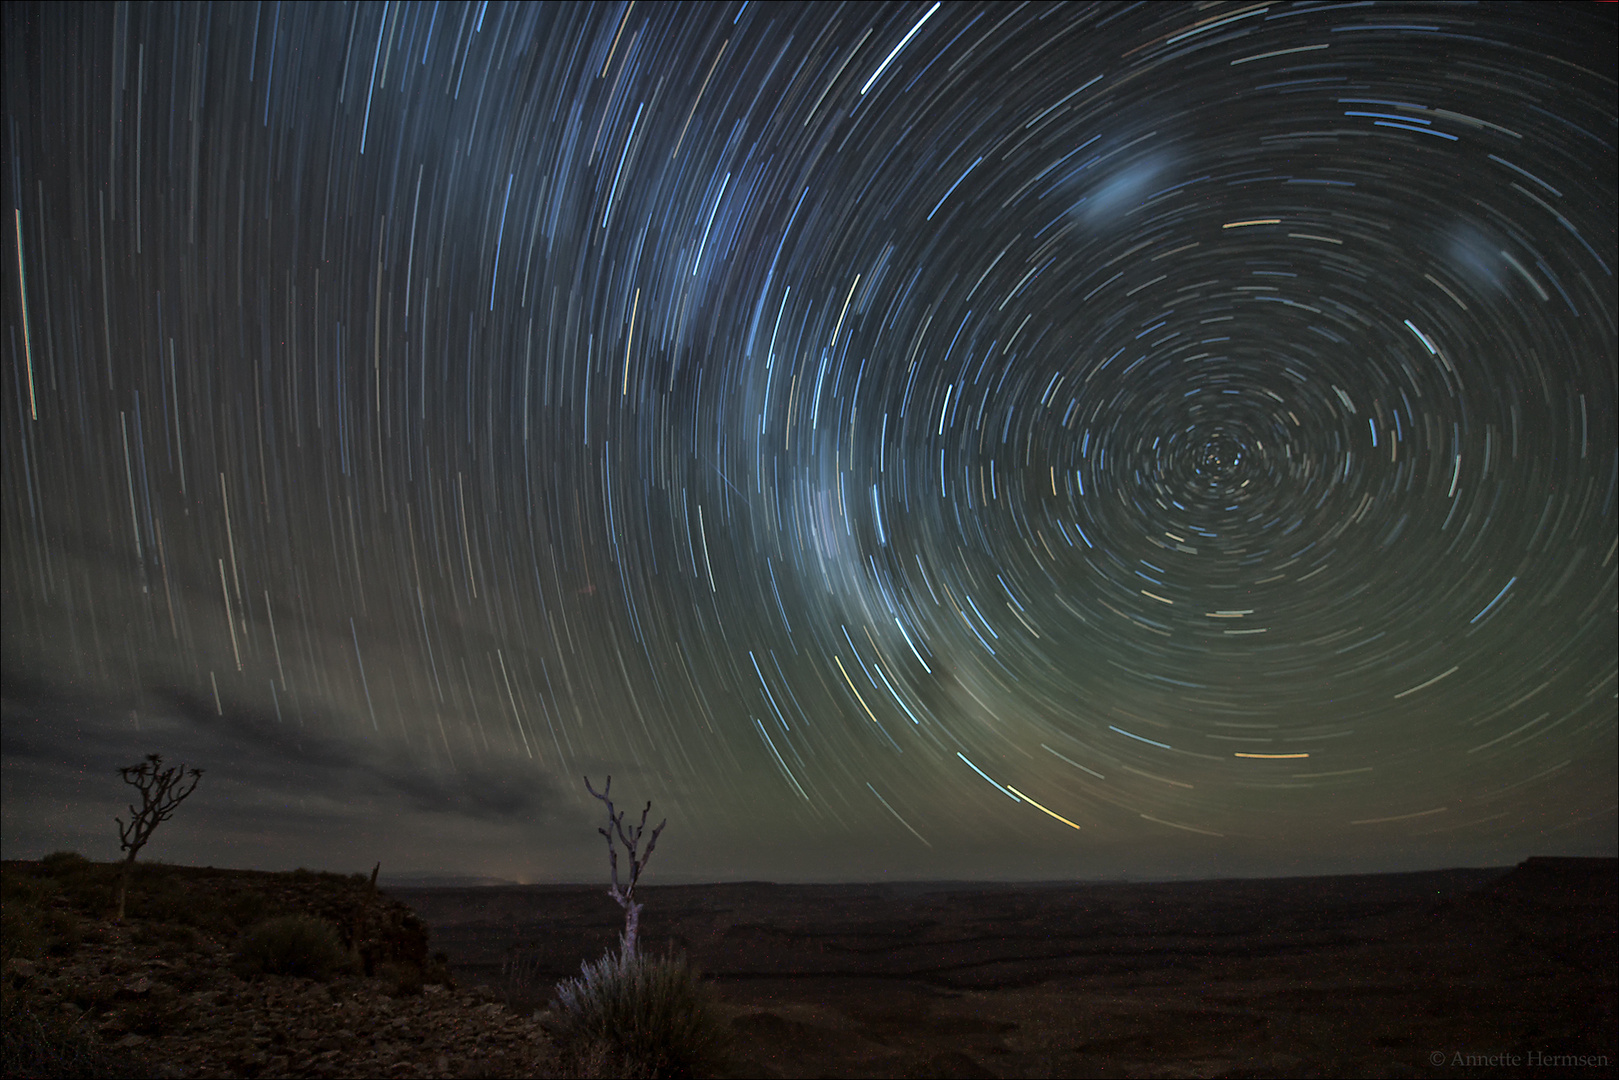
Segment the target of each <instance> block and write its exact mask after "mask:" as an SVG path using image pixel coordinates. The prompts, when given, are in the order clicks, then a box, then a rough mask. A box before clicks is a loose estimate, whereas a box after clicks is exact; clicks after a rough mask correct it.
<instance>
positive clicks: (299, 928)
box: [235, 915, 349, 980]
mask: <svg viewBox="0 0 1619 1080" xmlns="http://www.w3.org/2000/svg"><path fill="white" fill-rule="evenodd" d="M348 962H349V961H348V956H347V955H346V954H345V953H344V952H343V946H342V945H341V944H339V943H338V939H337V931H336V930H334V929H333V928H332V925H331V924H330V923H328V922H326V921H325V920H323V919H317V918H314V917H313V916H310V915H283V916H281V917H280V918H275V919H270V920H268V921H266V922H262V923H260V924H259V925H258V926H256V927H254V928H253V929H252V930H250V931H249V932H248V933H246V934H245V935H243V937H242V943H241V945H240V947H239V948H238V949H237V954H236V965H235V966H236V969H237V973H238V974H240V975H242V976H243V977H244V978H251V977H252V976H254V975H298V976H302V977H304V978H307V979H322V980H325V979H329V978H331V977H332V975H334V974H336V973H337V972H339V971H341V970H343V969H345V968H346V967H347V966H348Z"/></svg>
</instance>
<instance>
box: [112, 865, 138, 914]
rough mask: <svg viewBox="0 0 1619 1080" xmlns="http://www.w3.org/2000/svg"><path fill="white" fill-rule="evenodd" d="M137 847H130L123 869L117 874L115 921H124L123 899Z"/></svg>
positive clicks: (125, 897)
mask: <svg viewBox="0 0 1619 1080" xmlns="http://www.w3.org/2000/svg"><path fill="white" fill-rule="evenodd" d="M139 850H140V849H139V848H131V849H130V850H129V857H128V858H127V859H125V860H124V869H123V872H122V873H121V874H119V875H118V916H117V919H116V920H115V921H117V922H123V921H124V901H125V900H126V899H128V897H129V877H130V875H131V874H132V873H133V872H134V870H135V853H136V852H137V851H139Z"/></svg>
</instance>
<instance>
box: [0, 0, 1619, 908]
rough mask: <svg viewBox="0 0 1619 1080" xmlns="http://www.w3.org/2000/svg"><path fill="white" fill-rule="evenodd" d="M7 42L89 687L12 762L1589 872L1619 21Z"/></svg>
mask: <svg viewBox="0 0 1619 1080" xmlns="http://www.w3.org/2000/svg"><path fill="white" fill-rule="evenodd" d="M5 50H6V54H5V55H6V60H5V71H6V74H5V79H6V86H7V92H6V105H5V110H6V120H7V129H6V131H5V133H4V137H5V148H6V155H7V172H6V177H5V184H6V191H7V194H8V196H9V198H10V201H11V209H12V211H13V213H12V215H11V218H12V220H11V221H10V222H8V223H7V224H8V226H9V227H8V230H7V231H8V233H9V236H8V241H7V243H8V258H9V262H10V266H11V269H10V270H9V272H8V273H9V281H8V285H7V291H6V296H5V301H4V302H5V318H6V321H7V326H8V329H7V334H8V336H7V339H6V341H5V343H4V348H5V356H6V366H7V381H6V386H5V391H4V392H5V395H6V399H7V400H6V413H7V416H6V421H5V430H6V435H5V439H6V456H5V470H6V482H5V495H4V528H5V550H6V557H5V561H4V583H5V649H6V668H7V678H8V697H9V698H11V699H13V700H14V701H18V702H23V701H25V699H26V701H35V700H43V699H45V698H49V697H51V696H52V695H53V694H54V695H56V696H58V697H61V698H70V699H72V700H73V701H75V702H78V703H79V704H78V706H76V707H78V708H79V709H80V711H81V712H83V711H85V710H89V711H90V712H95V713H97V715H102V716H104V717H107V718H108V719H107V720H106V721H105V723H103V724H101V726H99V727H97V726H95V725H94V724H91V726H90V727H88V728H83V729H82V730H81V728H80V727H75V726H73V725H74V724H79V725H82V724H86V723H89V722H88V721H84V720H82V719H75V720H74V721H73V723H72V724H69V723H67V722H66V721H62V720H60V719H57V720H52V719H50V717H48V716H45V714H44V713H38V715H35V714H33V713H29V712H28V708H26V707H24V706H23V705H18V706H17V707H16V708H15V709H12V710H11V711H9V712H8V720H7V738H8V747H7V753H8V756H10V757H11V758H12V759H13V761H14V762H17V763H18V764H17V766H16V767H17V769H18V770H20V771H18V772H17V774H16V775H17V777H19V778H22V779H24V780H26V779H27V777H35V778H36V780H37V782H38V784H43V783H44V780H43V779H39V778H43V777H46V776H48V774H49V769H50V767H52V763H55V764H56V765H57V766H61V767H66V766H64V765H62V763H64V762H67V761H69V760H76V759H74V758H73V753H76V752H78V751H70V750H69V747H70V746H71V745H76V742H75V740H79V739H82V738H84V737H86V736H87V735H88V737H89V738H91V739H93V740H101V741H102V742H103V743H104V744H105V745H108V746H118V747H120V748H121V747H123V746H125V745H126V744H127V745H128V746H129V747H131V748H134V747H136V746H137V745H142V744H141V743H140V739H141V738H142V737H143V736H142V735H140V734H138V733H139V732H140V731H141V725H142V724H143V723H145V724H146V725H147V730H149V731H151V732H158V733H162V737H163V738H165V739H168V740H170V741H169V742H168V743H166V744H165V745H168V746H171V747H172V748H173V750H174V752H177V753H181V754H183V753H184V752H186V751H187V750H193V751H195V752H199V753H204V754H209V753H211V754H213V755H214V759H211V760H210V764H214V765H215V768H214V770H213V774H214V775H228V774H229V773H230V770H231V769H232V768H235V769H236V770H237V773H238V774H239V776H240V777H241V780H240V784H239V789H238V790H236V793H235V795H233V796H228V798H231V799H235V800H236V801H235V802H234V803H233V805H235V806H236V807H237V809H238V812H239V813H241V814H243V815H247V814H249V812H250V808H253V807H259V808H261V810H262V812H263V813H266V814H271V815H272V817H273V814H285V815H289V816H287V817H285V818H276V819H274V820H281V821H283V822H284V824H285V826H286V828H288V829H294V830H295V829H297V828H304V827H306V826H308V823H309V822H310V821H315V820H323V821H328V822H339V821H356V820H361V819H364V820H367V821H372V822H373V825H367V826H365V827H367V828H370V827H374V821H375V819H376V817H377V816H378V815H386V814H389V813H401V814H409V815H414V817H412V818H411V820H413V821H418V822H436V823H437V824H436V825H435V826H433V828H435V829H438V830H440V831H439V833H438V834H437V835H439V836H440V837H441V839H440V841H438V843H439V844H440V846H439V848H438V849H437V850H436V851H435V852H433V853H432V854H430V855H422V856H420V858H421V859H422V860H423V865H429V864H430V865H434V866H454V867H459V868H463V869H475V868H477V867H480V866H482V867H488V866H493V865H496V864H498V865H499V866H501V867H506V868H510V867H513V866H519V867H520V869H519V870H518V871H513V872H539V871H536V870H535V869H534V868H533V867H531V866H528V865H527V864H524V863H522V858H521V857H520V856H519V855H516V854H511V853H510V845H511V844H512V843H514V842H516V840H515V839H514V838H518V837H528V838H529V840H530V841H532V842H533V843H535V844H541V843H542V842H543V841H544V840H545V838H544V837H540V836H539V835H538V833H539V832H544V831H546V830H547V829H554V830H556V831H561V830H562V829H563V826H561V825H555V824H553V825H551V826H543V827H542V823H544V822H545V821H548V820H550V821H553V822H563V821H565V822H567V823H568V825H567V826H566V827H567V828H570V829H571V828H574V827H575V826H574V825H573V822H575V820H576V819H577V820H581V821H582V820H583V819H584V818H585V817H586V816H588V815H590V814H591V813H593V804H591V802H590V800H589V799H588V796H586V795H585V794H584V792H583V787H582V785H581V784H580V783H579V780H578V777H579V775H580V774H581V773H593V774H595V773H606V772H612V773H614V774H615V775H618V776H620V778H621V779H620V790H623V791H624V792H625V793H626V796H625V797H627V798H629V799H631V801H635V800H636V799H638V798H641V797H646V798H651V799H652V800H653V801H654V803H655V805H656V806H658V807H659V808H661V809H662V810H664V811H666V812H667V813H669V815H670V817H671V819H672V821H673V822H676V823H678V828H676V829H675V830H674V831H672V832H671V833H670V838H671V841H673V840H674V839H675V838H676V837H677V836H682V835H683V836H684V839H683V840H682V842H683V843H685V844H686V845H687V847H686V849H685V854H684V855H682V856H681V858H682V859H684V860H685V862H684V864H683V866H682V867H677V868H676V869H677V870H680V871H685V872H689V873H692V874H697V875H699V876H701V875H703V874H707V875H708V876H711V877H712V876H716V875H743V876H748V875H753V876H764V875H775V876H794V875H796V876H801V877H802V876H811V877H833V878H836V877H851V876H869V875H871V874H880V873H882V872H883V871H884V870H885V869H888V868H894V869H895V870H896V872H901V873H906V874H910V875H913V876H915V875H921V876H935V877H944V876H958V877H959V876H976V875H979V874H984V875H999V874H1006V875H1012V876H1020V877H1042V876H1043V877H1057V876H1066V875H1074V874H1082V873H1088V872H1095V871H1097V869H1098V868H1106V869H1107V870H1109V871H1110V872H1115V873H1117V872H1141V873H1192V872H1205V873H1208V872H1214V871H1217V870H1227V871H1233V872H1280V871H1281V870H1283V869H1286V868H1290V867H1292V868H1297V867H1304V866H1310V867H1320V868H1332V867H1349V866H1361V865H1365V866H1372V865H1377V866H1388V867H1393V866H1407V865H1418V864H1422V865H1437V864H1446V863H1455V862H1459V861H1465V860H1496V861H1505V860H1506V859H1508V858H1512V857H1521V855H1522V854H1525V853H1531V852H1532V853H1543V852H1545V851H1550V850H1554V849H1555V850H1558V851H1561V850H1564V849H1567V850H1569V851H1571V852H1572V851H1578V852H1582V853H1591V852H1596V851H1603V850H1608V849H1610V848H1611V845H1612V843H1613V836H1614V807H1613V797H1612V791H1613V785H1614V783H1615V775H1614V759H1615V749H1616V748H1615V719H1614V717H1615V666H1616V665H1615V564H1616V560H1615V485H1616V479H1619V455H1616V450H1615V443H1616V425H1615V408H1614V400H1615V365H1616V359H1615V354H1616V331H1615V309H1616V304H1615V281H1614V262H1615V254H1614V252H1615V230H1616V223H1615V210H1614V207H1615V201H1614V190H1615V144H1616V140H1615V111H1614V104H1613V103H1614V100H1615V93H1614V92H1615V86H1614V77H1613V55H1614V22H1613V18H1612V14H1611V12H1606V11H1597V12H1588V11H1585V10H1583V9H1575V8H1564V7H1557V8H1553V7H1551V6H1550V5H1543V6H1535V7H1533V8H1526V7H1515V6H1506V5H1497V6H1489V7H1485V8H1482V9H1477V8H1469V7H1455V6H1448V5H1446V6H1424V5H1389V6H1381V5H1341V4H1326V5H1310V4H1302V5H1282V4H1272V5H1230V6H1225V5H1215V6H1209V7H1191V6H1180V5H1148V6H1144V7H1142V6H1135V7H1124V6H1112V5H1106V6H1099V7H1093V6H1043V5H1041V6H1037V5H1021V6H1016V7H1013V6H990V5H978V4H937V3H935V4H926V3H921V4H912V3H905V4H892V5H865V4H845V5H831V4H815V5H791V4H759V3H748V4H741V5H736V4H732V5H691V6H682V5H676V4H629V5H567V4H546V5H529V4H499V3H483V2H480V3H474V4H468V5H456V4H420V5H416V4H383V5H378V4H358V5H352V6H340V5H326V4H319V5H301V4H259V5H218V6H209V5H204V6H183V5H155V6H148V7H130V6H117V7H110V8H98V9H95V10H94V11H87V12H83V13H75V12H72V11H68V10H65V9H64V8H62V7H59V6H54V5H48V6H42V7H24V6H14V7H11V8H8V9H7V14H6V35H5ZM25 684H26V685H25ZM30 707H31V706H30ZM47 711H48V710H47ZM36 712H37V710H36ZM51 715H52V716H55V715H57V714H55V713H52V714H51ZM25 731H26V733H24V732H25ZM215 759H217V761H216V760H215ZM24 763H32V764H27V768H24ZM10 767H11V766H10V765H8V768H10ZM29 770H32V771H29ZM10 775H11V774H9V773H8V776H10ZM20 782H21V781H19V783H20ZM11 786H12V782H11V781H10V780H8V795H7V802H8V808H7V814H8V825H7V831H8V835H12V834H13V830H22V829H24V828H25V826H27V825H28V823H29V822H33V821H36V819H37V817H38V814H43V811H42V810H41V811H37V812H36V811H35V810H32V809H30V807H32V806H34V805H35V804H34V803H31V802H28V801H27V800H28V799H30V798H32V797H33V796H31V795H27V794H24V793H22V792H23V790H24V788H25V787H26V785H25V784H24V785H23V786H22V787H19V788H18V791H19V794H17V795H15V796H14V795H12V794H11V793H10V789H11ZM36 786H37V784H36ZM576 789H577V790H576ZM28 790H30V791H31V790H33V789H28ZM44 790H45V789H44V788H43V787H41V788H39V791H40V792H41V794H39V799H40V800H44V799H45V795H44V794H43V792H44ZM294 802H297V803H298V806H299V807H301V808H302V809H294V808H293V803H294ZM40 805H43V802H41V803H40ZM272 808H273V809H272ZM389 808H392V809H389ZM253 812H255V813H257V812H260V811H253ZM300 814H301V815H304V816H302V817H299V816H298V815H300ZM345 814H347V815H350V816H349V817H345V816H344V815H345ZM310 815H313V816H310ZM321 815H326V816H325V817H321ZM354 815H358V816H357V817H356V816H354ZM367 815H370V816H369V817H367ZM298 822H303V825H298V824H297V823H298ZM274 827H275V826H274V825H273V823H272V824H268V825H264V826H263V828H265V829H267V830H271V831H273V830H274ZM343 827H345V828H347V827H350V826H343ZM354 827H358V826H354ZM224 828H225V826H223V825H222V826H221V829H224ZM227 831H228V830H227ZM30 835H31V834H30ZM221 835H224V833H222V834H221ZM231 835H237V836H239V835H241V834H240V833H233V834H231ZM585 835H586V836H587V837H588V835H589V834H588V832H586V833H585ZM478 837H497V838H499V842H500V843H501V844H503V845H506V850H507V851H508V854H507V855H504V856H500V857H497V856H494V855H491V854H489V850H487V848H486V847H480V846H479V843H480V841H479V840H478V839H477V838H478ZM491 842H493V841H491ZM423 843H430V842H429V841H423ZM556 843H558V844H560V843H562V841H560V840H557V841H556ZM1587 849H1590V851H1589V852H1588V851H1587ZM592 850H593V849H592ZM592 857H593V858H594V857H595V856H594V855H593V856H592ZM523 867H526V869H522V868H523Z"/></svg>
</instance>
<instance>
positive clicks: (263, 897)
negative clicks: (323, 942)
mask: <svg viewBox="0 0 1619 1080" xmlns="http://www.w3.org/2000/svg"><path fill="white" fill-rule="evenodd" d="M97 869H98V868H93V867H92V868H88V869H84V870H81V871H80V872H79V874H78V876H79V877H80V878H81V879H83V878H91V879H94V878H95V877H96V871H97ZM4 874H5V876H6V878H7V882H6V886H7V897H6V907H7V926H6V930H7V938H8V942H7V952H8V953H13V954H14V955H11V956H10V958H9V959H7V960H6V961H5V968H4V979H5V982H4V987H5V993H6V999H7V1000H6V1021H5V1022H6V1028H7V1059H8V1060H7V1062H6V1069H7V1075H41V1074H42V1073H43V1074H49V1073H51V1072H53V1071H55V1072H56V1074H57V1075H64V1074H69V1073H72V1072H74V1071H79V1070H83V1071H84V1072H87V1073H89V1074H92V1075H103V1076H153V1077H173V1078H178V1077H196V1078H202V1077H416V1076H434V1077H505V1076H550V1075H555V1074H556V1055H555V1052H554V1050H553V1049H552V1047H551V1045H550V1043H549V1042H548V1041H547V1039H546V1038H545V1036H544V1034H543V1032H542V1031H541V1030H540V1028H539V1026H538V1024H537V1023H536V1022H535V1021H534V1019H533V1017H532V1012H530V1013H529V1014H528V1015H523V1016H520V1015H517V1014H515V1013H514V1012H512V1011H511V1010H509V1009H508V1008H507V1006H506V1005H505V1004H504V1003H502V1002H501V1001H500V1000H498V999H497V996H496V995H495V994H494V993H493V992H492V991H490V990H488V988H482V989H474V990H471V991H468V990H463V989H461V988H459V987H457V986H456V985H455V982H454V980H453V978H452V977H451V976H450V974H449V971H448V969H446V968H445V967H444V966H443V964H442V961H441V962H440V963H438V964H435V963H434V962H433V959H432V957H431V956H430V955H429V954H428V951H427V944H428V936H427V930H426V928H425V927H424V926H423V925H422V923H421V921H420V920H419V919H417V918H416V917H415V915H414V914H413V913H412V912H411V911H410V910H409V909H408V908H407V907H405V906H404V905H403V904H400V903H398V902H396V901H392V900H390V899H388V898H387V897H386V896H380V895H373V894H371V892H370V890H369V889H368V887H367V884H366V882H365V879H364V878H363V877H356V878H342V877H338V876H336V875H330V874H321V875H317V874H300V875H289V874H256V873H251V872H242V871H204V870H199V869H195V868H179V867H165V868H161V874H160V880H158V881H157V882H155V883H153V882H148V883H147V884H155V885H156V886H157V887H154V888H153V889H149V890H146V891H142V890H140V889H137V890H136V891H135V894H134V895H132V896H131V905H130V910H131V914H130V917H129V918H127V919H126V920H125V921H124V922H122V923H115V922H113V921H112V920H110V919H108V918H106V917H104V916H105V908H106V906H107V905H106V904H105V903H104V901H105V900H106V899H107V896H108V895H109V894H108V893H107V892H106V891H105V889H104V888H102V887H101V885H102V884H104V883H102V882H97V881H95V880H90V881H88V882H86V881H84V880H80V881H77V882H74V881H71V880H70V881H69V882H68V887H66V888H58V887H48V888H43V889H34V890H32V895H30V891H29V890H26V889H23V888H20V887H18V886H19V883H18V881H17V879H19V878H21V879H23V881H22V884H25V885H26V884H27V883H28V881H29V880H30V879H31V880H33V881H40V880H44V881H46V882H51V883H54V881H55V879H54V878H53V877H51V876H50V875H48V874H42V873H41V872H40V868H39V866H38V864H20V863H11V862H8V863H6V864H5V866H4ZM103 876H104V875H103ZM75 886H76V887H75ZM39 893H44V894H45V895H43V896H41V895H38V894H39ZM165 898H167V899H168V900H171V901H177V902H175V903H165V902H163V901H164V900H165ZM182 898H183V899H182ZM28 901H32V902H33V903H32V905H31V907H32V910H33V911H34V912H35V913H37V915H38V916H39V918H38V919H37V920H36V922H37V925H35V926H29V925H26V924H25V923H23V921H22V920H21V919H19V918H18V912H19V909H23V910H27V909H28V907H29V905H28ZM281 913H303V914H313V915H317V916H319V917H323V918H325V919H326V920H327V921H328V922H330V923H331V924H332V925H334V926H336V927H338V928H339V929H340V930H341V931H343V933H342V934H341V935H340V936H341V937H342V938H344V944H345V945H346V946H347V947H349V948H350V950H351V951H352V953H353V954H354V970H353V971H351V972H347V973H343V974H340V975H338V976H337V977H335V978H332V979H330V980H328V981H319V980H316V979H312V978H297V977H292V976H276V975H258V976H256V977H252V978H243V977H242V976H241V975H239V974H238V973H237V972H236V971H233V970H232V960H233V957H234V954H235V945H236V941H237V940H238V937H239V934H240V932H241V930H242V929H245V926H243V925H239V924H247V925H251V924H253V923H256V922H259V921H261V920H262V919H263V918H265V917H269V916H271V915H276V914H281ZM20 924H21V925H20ZM356 927H358V938H357V939H356V935H355V929H356ZM30 931H32V932H33V933H32V937H33V940H32V941H29V940H27V939H28V938H29V937H30ZM18 938H22V939H24V940H22V941H18V940H17V939H18ZM30 945H32V946H34V947H32V948H30V947H29V946H30ZM19 946H20V947H19ZM17 953H33V954H34V955H32V956H28V955H15V954H17ZM367 970H369V971H370V974H369V975H367V974H366V973H365V972H366V971H367ZM30 1036H32V1039H31V1040H30V1038H29V1037H30ZM19 1044H26V1045H31V1046H34V1047H39V1046H44V1047H48V1048H49V1049H48V1050H47V1051H46V1052H45V1053H44V1054H43V1055H42V1056H36V1059H35V1060H33V1061H27V1060H14V1059H15V1058H16V1057H17V1054H16V1053H14V1052H13V1051H14V1050H17V1049H18V1045H19ZM73 1058H76V1059H77V1062H76V1064H75V1062H74V1061H73V1060H70V1059H73Z"/></svg>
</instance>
